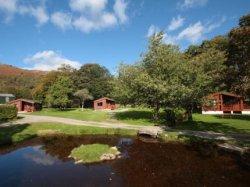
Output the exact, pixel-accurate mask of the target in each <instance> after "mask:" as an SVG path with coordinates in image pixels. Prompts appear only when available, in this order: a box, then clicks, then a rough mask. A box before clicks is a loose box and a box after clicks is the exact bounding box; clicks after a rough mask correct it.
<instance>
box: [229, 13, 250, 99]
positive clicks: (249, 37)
mask: <svg viewBox="0 0 250 187" xmlns="http://www.w3.org/2000/svg"><path fill="white" fill-rule="evenodd" d="M249 20H250V14H248V15H246V16H243V17H242V18H241V19H240V23H239V27H238V28H234V29H232V30H231V31H230V33H229V35H228V37H229V47H228V61H227V66H228V71H227V72H228V74H227V81H226V83H227V86H228V87H229V89H230V91H233V92H236V93H238V94H240V95H242V96H245V97H247V98H249V97H250V24H249V22H250V21H249Z"/></svg>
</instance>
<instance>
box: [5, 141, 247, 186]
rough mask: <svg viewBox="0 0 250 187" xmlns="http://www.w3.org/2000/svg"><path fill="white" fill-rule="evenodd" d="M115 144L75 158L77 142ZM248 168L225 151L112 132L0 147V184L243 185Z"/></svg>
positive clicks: (245, 181)
mask: <svg viewBox="0 0 250 187" xmlns="http://www.w3.org/2000/svg"><path fill="white" fill-rule="evenodd" d="M91 143H104V144H109V145H111V146H119V147H120V150H121V152H122V153H123V158H121V159H118V160H114V161H108V162H104V163H95V164H75V163H74V161H73V160H72V159H70V158H68V156H69V154H70V152H71V150H72V149H73V148H75V147H77V146H79V145H81V144H91ZM249 184H250V173H249V171H247V170H246V169H243V168H242V167H241V166H240V165H238V163H237V160H235V159H234V157H233V156H231V155H225V154H217V153H213V154H209V155H207V154H201V152H200V151H198V150H197V149H196V148H194V147H193V146H187V145H183V144H179V143H160V142H154V143H149V142H147V143H145V142H143V141H141V140H140V139H137V138H134V139H131V138H121V137H113V136H108V137H107V136H106V137H102V136H83V137H72V136H68V137H65V136H57V137H47V138H35V139H32V140H29V141H26V142H23V143H20V144H18V145H14V146H9V147H1V148H0V186H3V187H8V186H119V187H120V186H143V187H144V186H218V185H219V186H249Z"/></svg>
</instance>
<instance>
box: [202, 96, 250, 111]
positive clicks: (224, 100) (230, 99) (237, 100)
mask: <svg viewBox="0 0 250 187" xmlns="http://www.w3.org/2000/svg"><path fill="white" fill-rule="evenodd" d="M206 101H207V102H206V104H204V105H203V106H202V114H224V113H239V114H250V106H249V105H247V104H246V102H244V98H243V97H241V96H239V95H236V94H232V93H227V92H217V93H213V94H211V95H208V96H207V97H206Z"/></svg>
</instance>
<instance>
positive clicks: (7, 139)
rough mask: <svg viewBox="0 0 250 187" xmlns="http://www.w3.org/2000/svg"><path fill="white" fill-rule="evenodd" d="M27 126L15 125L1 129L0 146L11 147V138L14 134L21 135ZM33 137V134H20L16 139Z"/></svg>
mask: <svg viewBox="0 0 250 187" xmlns="http://www.w3.org/2000/svg"><path fill="white" fill-rule="evenodd" d="M28 126H29V124H23V125H15V126H10V127H1V128H0V146H2V145H11V144H12V143H13V136H14V135H15V134H18V133H21V132H22V131H24V130H25V129H26V128H27V127H28ZM33 137H35V135H34V134H21V135H19V136H18V139H20V140H22V139H30V138H33Z"/></svg>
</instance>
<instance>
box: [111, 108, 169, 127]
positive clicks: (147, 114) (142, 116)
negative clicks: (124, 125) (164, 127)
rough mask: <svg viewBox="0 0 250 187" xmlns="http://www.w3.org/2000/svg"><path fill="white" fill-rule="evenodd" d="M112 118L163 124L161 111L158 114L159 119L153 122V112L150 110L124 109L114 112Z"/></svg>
mask: <svg viewBox="0 0 250 187" xmlns="http://www.w3.org/2000/svg"><path fill="white" fill-rule="evenodd" d="M114 118H115V119H117V120H137V121H140V120H141V121H147V122H150V123H157V124H164V122H165V120H164V114H163V113H161V114H160V116H159V118H160V119H159V120H158V121H157V122H155V121H154V120H153V112H152V111H124V112H117V113H115V114H114Z"/></svg>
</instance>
